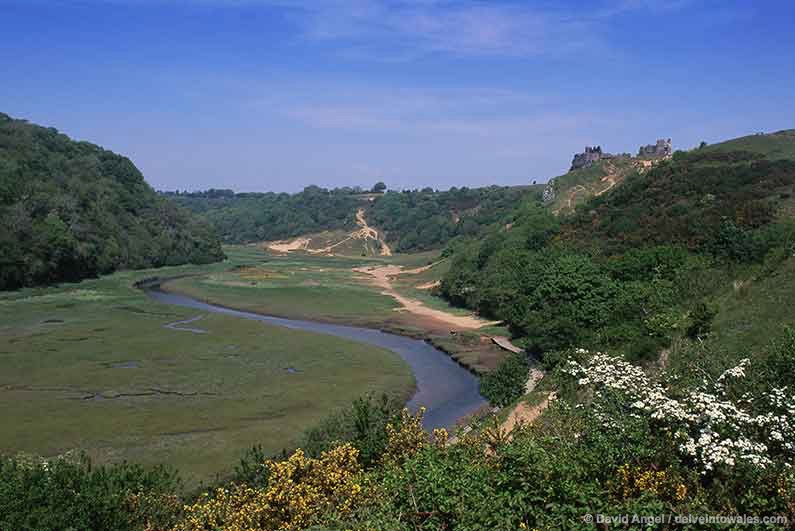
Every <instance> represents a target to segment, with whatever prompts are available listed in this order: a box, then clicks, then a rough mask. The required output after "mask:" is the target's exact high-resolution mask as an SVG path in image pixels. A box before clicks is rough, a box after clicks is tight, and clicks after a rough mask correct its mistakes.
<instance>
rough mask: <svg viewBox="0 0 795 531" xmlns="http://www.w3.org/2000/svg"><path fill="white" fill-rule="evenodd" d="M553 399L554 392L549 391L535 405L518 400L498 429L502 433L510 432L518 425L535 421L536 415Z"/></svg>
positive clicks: (538, 415)
mask: <svg viewBox="0 0 795 531" xmlns="http://www.w3.org/2000/svg"><path fill="white" fill-rule="evenodd" d="M553 400H555V393H554V392H552V393H549V396H547V397H546V398H545V399H544V400H543V401H542V402H541V403H540V404H538V405H535V406H530V405H528V404H526V403H524V402H520V403H519V404H518V405H517V406H516V407H515V408H514V409H513V411H511V412H510V413H509V414H508V418H506V419H505V422H503V423H502V425H501V426H500V429H501V430H502V432H503V433H507V434H509V435H510V433H511V432H512V431H513V430H514V429H516V428H517V427H519V426H529V425H531V424H532V423H533V422H535V421H536V419H537V418H538V417H540V416H541V413H543V412H544V410H546V409H547V407H549V403H550V402H552V401H553Z"/></svg>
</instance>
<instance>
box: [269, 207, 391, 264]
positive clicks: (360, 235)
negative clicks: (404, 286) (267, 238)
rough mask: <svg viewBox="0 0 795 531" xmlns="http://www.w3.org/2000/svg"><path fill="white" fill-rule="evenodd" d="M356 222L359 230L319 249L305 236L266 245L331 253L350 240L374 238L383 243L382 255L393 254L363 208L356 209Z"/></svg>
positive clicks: (282, 250) (287, 250)
mask: <svg viewBox="0 0 795 531" xmlns="http://www.w3.org/2000/svg"><path fill="white" fill-rule="evenodd" d="M356 224H357V225H358V226H359V229H358V230H355V231H353V232H351V233H349V234H348V236H347V237H346V238H343V239H342V240H340V241H338V242H336V243H333V244H331V245H326V246H325V247H321V248H319V249H310V248H309V245H310V244H311V243H312V239H311V238H307V237H305V236H301V237H299V238H295V239H294V240H280V241H275V242H270V243H266V244H265V247H266V248H268V249H270V250H271V251H275V252H277V253H283V254H287V253H291V252H293V251H306V252H308V253H310V254H328V255H330V254H332V251H333V250H334V249H335V248H336V247H339V246H340V245H342V244H344V243H345V242H348V241H350V240H364V241H365V242H366V241H367V240H374V241H376V242H379V243H380V244H381V249H380V254H381V256H392V249H390V248H389V246H388V245H387V244H386V242H385V241H384V240H382V239H381V236H380V235H379V234H378V231H377V230H376V229H374V228H372V227H371V226H369V225H368V224H367V220H366V219H365V218H364V209H363V208H360V209H358V210H357V211H356Z"/></svg>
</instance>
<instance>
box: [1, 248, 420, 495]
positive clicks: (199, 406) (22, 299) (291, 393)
mask: <svg viewBox="0 0 795 531" xmlns="http://www.w3.org/2000/svg"><path fill="white" fill-rule="evenodd" d="M253 257H254V255H252V254H251V253H248V252H247V251H246V250H237V251H233V252H232V253H231V259H230V260H228V261H227V262H225V263H223V264H215V265H211V266H185V267H173V268H162V269H158V270H149V271H137V272H123V273H117V274H114V275H110V276H107V277H103V278H101V279H98V280H91V281H84V282H81V283H79V284H68V285H63V286H60V287H52V288H46V289H28V290H23V291H19V292H10V293H3V294H1V295H0V323H2V325H0V417H1V418H3V420H4V423H3V424H4V425H3V430H0V453H12V454H13V453H16V452H20V451H24V452H27V453H35V454H40V455H44V456H52V455H56V454H60V453H64V452H68V451H72V450H75V451H79V450H84V451H86V452H87V453H88V454H89V455H90V456H92V457H93V458H95V459H96V460H97V461H99V462H117V461H121V460H130V461H133V462H138V463H143V464H155V463H164V462H168V463H170V464H172V465H173V466H175V467H176V468H177V469H179V470H180V471H181V472H182V474H183V477H185V478H186V480H187V481H188V483H189V484H195V483H197V482H200V481H208V480H211V479H213V477H214V476H215V475H216V474H219V473H222V472H228V471H229V470H231V469H232V468H233V467H234V464H235V463H236V462H237V460H238V459H239V458H240V457H241V456H242V454H243V452H244V451H245V450H247V449H248V448H250V447H251V446H252V445H254V444H261V445H262V446H263V448H264V450H265V451H266V452H267V453H275V452H279V451H280V450H281V449H282V448H290V447H291V446H292V445H293V444H295V443H296V442H297V438H298V437H299V435H300V434H301V433H302V432H303V431H304V430H305V429H306V428H308V427H310V426H312V425H315V424H316V423H318V422H319V421H321V420H322V419H324V418H325V417H327V416H328V414H329V413H330V412H332V411H333V410H335V409H337V408H340V407H343V406H347V405H348V404H349V403H350V402H351V401H352V400H353V399H354V398H356V397H358V396H361V395H363V394H365V393H367V392H375V393H380V392H388V393H391V394H394V395H399V396H406V397H407V396H408V395H409V394H410V393H411V389H412V388H413V379H412V376H411V373H410V371H409V369H408V367H407V366H406V365H405V363H403V361H402V360H400V359H399V358H398V357H397V356H396V355H395V354H393V353H392V352H390V351H387V350H384V349H380V348H376V347H373V346H369V345H365V344H361V343H357V342H353V341H348V340H344V339H340V338H335V337H330V336H327V335H322V334H315V333H310V332H303V331H296V330H290V329H286V328H282V327H275V326H269V325H265V324H263V323H258V322H253V321H246V320H241V319H237V318H234V317H228V316H223V315H217V314H202V313H201V312H197V311H192V310H190V309H185V308H178V307H174V306H170V305H163V304H159V303H156V302H154V301H152V300H150V299H149V298H147V297H146V295H145V294H144V293H143V292H141V291H140V290H138V289H136V288H134V287H133V284H134V283H135V282H136V281H138V280H140V279H143V278H146V277H151V276H154V275H157V276H161V277H167V276H178V275H192V274H203V275H204V274H210V275H220V274H222V273H221V272H222V271H223V270H225V269H227V268H230V267H238V266H240V265H242V263H243V262H247V261H248V260H250V259H252V258H253ZM199 317H200V318H199ZM318 352H323V353H324V355H323V356H318V355H317V353H318Z"/></svg>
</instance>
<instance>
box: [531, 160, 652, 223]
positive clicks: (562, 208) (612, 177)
mask: <svg viewBox="0 0 795 531" xmlns="http://www.w3.org/2000/svg"><path fill="white" fill-rule="evenodd" d="M654 163H656V161H652V160H649V159H635V158H614V159H609V160H601V161H598V162H596V163H594V164H593V165H591V166H588V167H586V168H580V169H575V170H571V171H569V172H568V173H565V174H563V175H560V176H558V177H555V178H553V179H550V180H549V182H548V183H547V186H546V187H545V188H544V203H545V205H546V206H547V208H549V209H550V210H551V211H552V213H553V214H555V215H560V214H568V213H571V212H573V211H574V209H575V208H576V207H577V205H581V204H583V203H585V202H587V201H588V200H589V199H590V198H592V197H599V196H600V195H603V194H605V193H607V192H609V191H610V190H612V189H613V188H614V187H616V186H617V185H620V184H621V183H623V182H624V179H625V178H626V177H627V176H628V175H631V174H632V173H636V172H637V173H643V172H645V171H647V170H648V169H649V168H651V167H652V165H653V164H654Z"/></svg>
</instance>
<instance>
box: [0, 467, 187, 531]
mask: <svg viewBox="0 0 795 531" xmlns="http://www.w3.org/2000/svg"><path fill="white" fill-rule="evenodd" d="M179 486H180V483H179V480H178V479H177V477H176V475H175V474H174V473H173V472H171V471H169V470H168V469H166V468H163V467H157V468H153V469H145V468H143V467H141V466H138V465H131V464H126V463H125V464H120V465H113V466H107V467H104V466H100V467H96V466H92V464H91V462H90V461H89V460H88V459H87V458H86V457H80V458H77V459H69V458H65V457H60V458H56V459H51V460H43V459H38V458H31V457H23V456H19V457H0V529H4V530H5V529H9V530H12V529H13V530H17V529H19V530H22V529H41V530H50V529H53V530H55V529H58V530H61V529H63V530H86V531H88V530H95V529H102V530H103V531H105V530H107V531H115V530H119V531H122V530H123V531H127V530H143V529H148V528H155V529H164V528H167V527H169V526H170V525H171V524H173V522H174V521H175V519H176V517H177V516H178V514H179V511H180V510H181V508H182V503H181V500H180V499H179V498H178V497H177V496H176V493H177V492H178V489H179Z"/></svg>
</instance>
